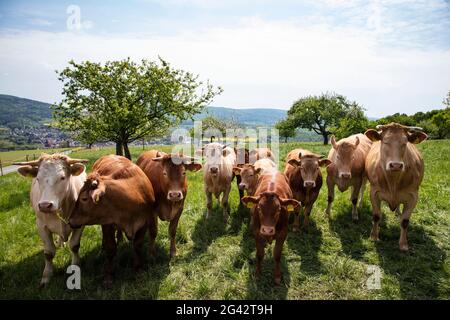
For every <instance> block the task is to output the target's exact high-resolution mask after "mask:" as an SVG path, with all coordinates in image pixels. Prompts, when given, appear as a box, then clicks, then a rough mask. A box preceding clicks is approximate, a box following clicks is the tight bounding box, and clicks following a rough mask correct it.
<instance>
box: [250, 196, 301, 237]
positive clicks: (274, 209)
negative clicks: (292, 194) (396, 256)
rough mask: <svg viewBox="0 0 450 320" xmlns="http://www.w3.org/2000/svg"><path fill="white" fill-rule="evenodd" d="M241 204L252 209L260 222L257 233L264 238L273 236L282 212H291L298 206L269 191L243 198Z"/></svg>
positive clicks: (296, 203)
mask: <svg viewBox="0 0 450 320" xmlns="http://www.w3.org/2000/svg"><path fill="white" fill-rule="evenodd" d="M242 202H243V203H244V205H245V206H247V207H248V208H254V210H255V213H256V214H257V215H258V217H259V221H260V228H259V233H260V234H261V235H262V236H265V237H271V236H274V235H275V231H276V225H277V224H278V221H279V219H280V215H281V213H282V210H284V211H287V212H291V211H294V209H295V208H297V207H298V206H299V205H300V203H299V202H298V201H297V200H295V199H282V198H280V197H279V196H278V195H277V194H276V193H275V192H270V191H268V192H263V193H261V194H260V195H258V196H246V197H243V198H242Z"/></svg>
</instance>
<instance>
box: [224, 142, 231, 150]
mask: <svg viewBox="0 0 450 320" xmlns="http://www.w3.org/2000/svg"><path fill="white" fill-rule="evenodd" d="M229 146H230V144H229V143H227V144H224V145H223V146H222V149H225V148H226V147H229Z"/></svg>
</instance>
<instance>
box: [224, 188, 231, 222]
mask: <svg viewBox="0 0 450 320" xmlns="http://www.w3.org/2000/svg"><path fill="white" fill-rule="evenodd" d="M230 191H231V184H230V185H228V187H227V188H226V189H225V191H224V192H223V196H222V210H223V221H225V223H227V221H228V217H229V214H230V204H229V203H228V196H229V195H230Z"/></svg>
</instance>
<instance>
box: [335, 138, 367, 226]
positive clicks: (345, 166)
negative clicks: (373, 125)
mask: <svg viewBox="0 0 450 320" xmlns="http://www.w3.org/2000/svg"><path fill="white" fill-rule="evenodd" d="M331 144H332V146H333V147H332V148H331V150H330V152H329V153H328V160H330V161H331V164H330V165H329V166H328V167H327V173H328V175H327V186H328V207H327V211H326V212H327V214H328V216H330V213H331V205H332V203H333V200H334V185H335V184H336V185H337V186H338V189H339V191H341V192H344V191H345V190H347V189H348V188H349V187H350V186H352V195H351V201H352V205H353V209H352V218H353V220H355V221H356V220H358V210H357V208H356V207H357V202H358V195H360V200H359V206H360V208H361V207H362V203H363V196H364V186H365V184H366V177H365V172H364V163H365V161H366V157H367V154H368V153H369V150H370V147H371V146H372V141H370V140H369V139H368V138H367V137H366V136H365V135H363V134H360V133H359V134H354V135H352V136H350V137H348V138H344V139H341V140H339V142H336V140H335V138H334V136H332V137H331Z"/></svg>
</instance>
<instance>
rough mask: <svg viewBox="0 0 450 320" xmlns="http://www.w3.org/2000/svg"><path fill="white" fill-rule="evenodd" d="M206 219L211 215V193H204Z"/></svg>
mask: <svg viewBox="0 0 450 320" xmlns="http://www.w3.org/2000/svg"><path fill="white" fill-rule="evenodd" d="M206 209H207V211H206V219H208V218H209V217H210V216H211V215H212V193H211V192H208V191H206Z"/></svg>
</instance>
